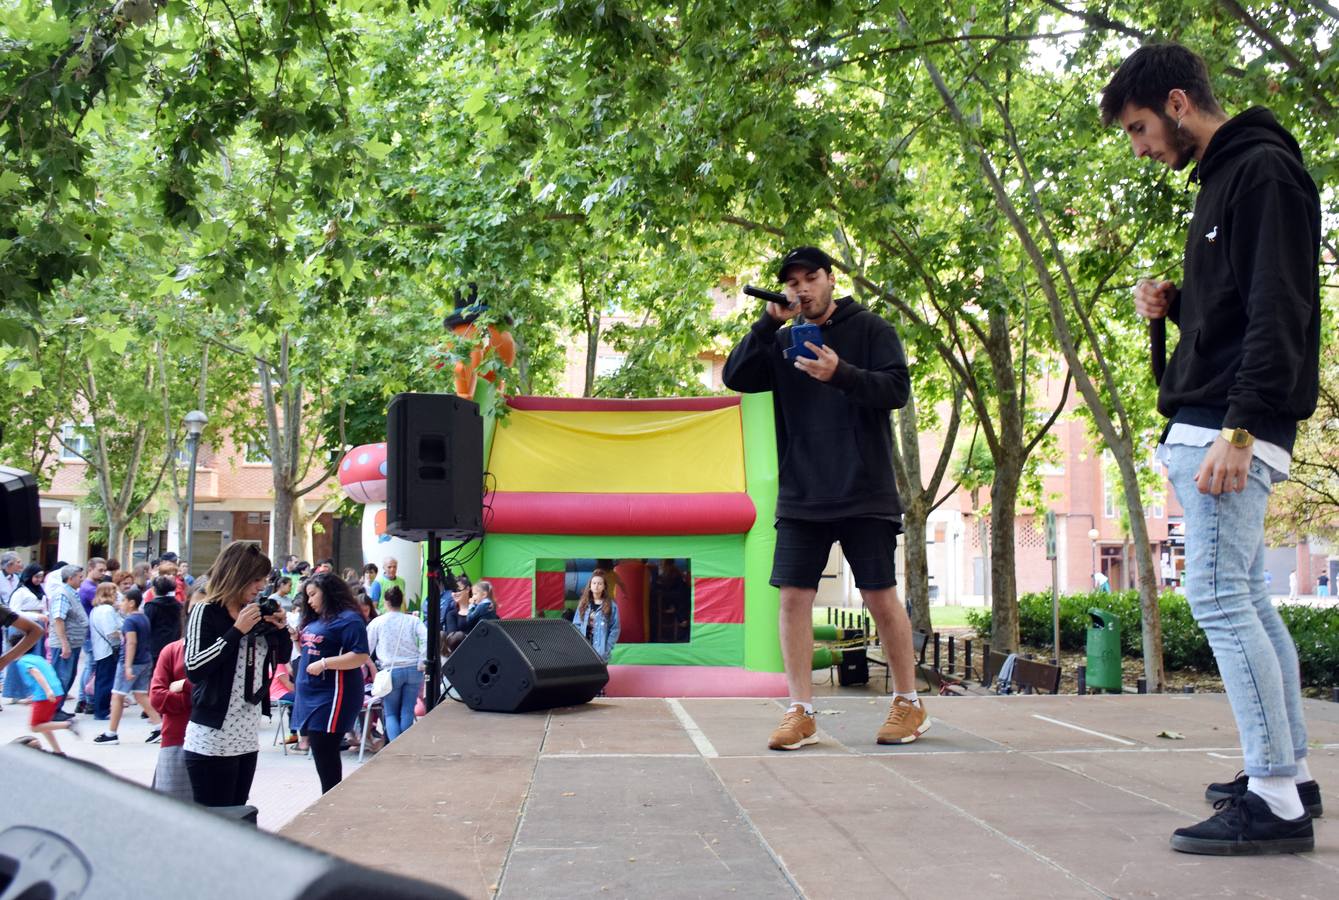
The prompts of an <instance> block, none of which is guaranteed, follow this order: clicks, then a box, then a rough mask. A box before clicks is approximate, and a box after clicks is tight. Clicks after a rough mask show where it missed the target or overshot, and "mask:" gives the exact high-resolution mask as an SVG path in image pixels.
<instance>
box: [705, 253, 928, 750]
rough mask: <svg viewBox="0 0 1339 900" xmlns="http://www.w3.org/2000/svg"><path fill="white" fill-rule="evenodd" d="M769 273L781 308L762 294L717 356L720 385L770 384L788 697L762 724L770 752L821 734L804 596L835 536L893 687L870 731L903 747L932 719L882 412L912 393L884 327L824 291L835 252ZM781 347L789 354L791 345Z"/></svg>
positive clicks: (775, 576)
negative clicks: (801, 340)
mask: <svg viewBox="0 0 1339 900" xmlns="http://www.w3.org/2000/svg"><path fill="white" fill-rule="evenodd" d="M777 280H778V281H780V282H781V284H782V285H783V286H784V291H785V294H786V297H787V298H788V299H789V301H790V305H789V306H786V307H783V306H781V305H779V304H777V303H768V304H767V308H766V310H765V311H764V313H763V315H762V316H761V317H760V318H759V319H758V321H757V322H755V323H754V324H753V327H752V328H751V329H750V330H749V333H748V334H747V335H746V336H745V337H744V339H743V340H742V341H740V343H739V346H737V347H735V349H734V350H733V351H731V353H730V358H729V359H728V360H726V363H725V373H724V380H725V384H726V386H727V387H729V388H731V389H732V390H736V391H741V392H744V393H756V392H760V391H772V394H773V404H774V407H775V412H776V442H777V455H778V458H779V486H778V491H777V503H776V516H777V519H776V532H777V537H776V551H775V556H774V559H773V565H772V577H771V583H772V584H773V585H775V586H777V587H778V588H780V589H781V612H780V632H781V657H782V660H783V662H784V664H785V668H786V683H787V686H788V688H789V690H790V704H789V706H788V707H787V711H786V714H785V716H784V717H783V718H782V721H781V725H780V727H779V728H777V730H776V731H775V732H773V733H772V737H771V740H770V741H769V742H768V746H769V747H770V748H771V749H773V750H798V749H799V748H800V747H803V746H805V745H806V744H814V743H817V741H818V738H817V736H816V731H817V728H816V726H815V723H814V707H813V702H812V701H813V684H812V679H811V675H810V672H811V670H812V664H811V663H812V658H813V606H814V596H815V594H816V593H817V589H818V581H819V578H820V577H821V576H822V574H823V569H824V567H825V566H826V564H827V560H828V554H829V553H830V552H831V549H832V542H833V541H834V540H835V541H840V542H841V547H842V554H843V555H844V556H845V557H846V560H847V562H849V563H850V565H851V570H852V573H853V574H854V576H855V583H856V587H858V588H860V593H861V595H862V596H863V597H864V599H865V605H866V606H867V607H868V608H869V611H870V614H871V615H872V616H873V617H874V622H875V624H877V625H878V628H879V637H880V639H881V641H882V642H883V648H884V652H885V653H886V654H887V655H888V660H889V663H890V666H891V668H892V675H893V686H894V687H895V688H896V696H894V698H893V701H892V706H891V708H890V710H889V712H888V718H887V721H885V723H884V725H883V727H882V728H880V729H879V732H878V735H877V736H876V740H877V741H878V742H879V743H881V744H902V743H910V742H911V741H914V740H916V738H917V737H919V736H920V735H922V734H924V733H925V731H926V729H928V728H929V727H930V719H929V717H928V716H927V715H926V713H925V708H924V706H923V705H922V703H921V701H920V699H919V698H918V697H917V696H916V677H915V662H914V657H913V653H912V649H911V622H910V620H908V618H907V613H906V610H905V608H904V607H903V606H902V603H901V601H899V600H898V597H897V589H896V585H897V571H896V566H895V563H894V552H895V551H896V548H897V535H898V534H899V533H900V532H901V530H902V503H901V500H900V499H899V498H898V496H897V485H896V482H895V480H894V477H893V465H892V428H891V426H890V423H889V412H890V411H891V410H894V409H900V408H901V407H903V406H905V405H906V402H907V397H908V396H909V394H910V392H911V382H910V379H909V378H908V376H907V362H906V357H905V356H904V354H903V353H902V344H901V342H900V341H899V340H898V339H897V332H895V331H894V330H893V327H892V326H891V325H889V324H888V323H887V322H885V321H884V320H883V319H881V318H879V317H878V316H876V315H875V314H874V313H872V312H870V311H869V310H867V309H865V308H864V307H863V306H861V305H860V304H859V303H856V302H855V301H854V300H852V299H851V298H850V297H843V298H841V299H840V300H834V299H833V292H834V289H835V287H836V281H835V280H834V278H833V275H832V259H831V258H830V257H829V256H828V255H827V254H826V253H824V252H823V251H822V250H820V249H818V248H817V247H799V248H796V249H795V250H792V251H791V252H790V253H788V254H786V256H785V258H784V259H783V260H782V261H781V267H780V269H779V270H778V273H777ZM800 316H803V318H804V321H805V323H807V324H808V325H811V326H817V327H818V329H819V330H820V333H821V335H822V342H821V345H820V344H819V342H816V341H815V342H807V343H806V344H805V345H804V346H806V347H807V348H808V351H809V352H810V353H811V354H812V357H808V356H804V355H801V354H799V353H797V352H796V350H798V349H799V348H793V347H792V340H791V337H792V329H793V328H794V326H793V325H792V326H791V327H788V328H782V325H784V324H785V323H786V322H787V321H789V320H792V319H795V318H797V317H800ZM788 350H789V351H790V352H787V351H788Z"/></svg>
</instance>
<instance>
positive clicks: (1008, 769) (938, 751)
mask: <svg viewBox="0 0 1339 900" xmlns="http://www.w3.org/2000/svg"><path fill="white" fill-rule="evenodd" d="M927 702H928V706H929V710H930V713H931V715H932V716H933V718H934V720H935V722H934V726H933V727H932V728H931V730H930V731H929V732H928V733H927V734H926V735H925V737H923V738H922V739H921V740H920V741H919V742H917V743H915V744H911V745H908V746H905V747H880V746H878V745H876V744H875V743H874V741H873V736H874V733H875V731H876V730H877V728H878V725H879V724H880V722H882V720H883V716H884V713H885V711H886V703H885V701H883V700H882V699H879V698H875V697H873V696H871V695H867V694H855V695H841V696H832V697H825V698H822V703H821V707H822V709H821V711H822V715H821V716H820V719H819V725H820V728H821V731H820V737H821V738H822V742H821V743H820V744H818V745H816V746H813V747H807V748H805V749H804V750H800V751H797V752H792V753H775V752H770V751H768V750H767V749H766V740H767V736H768V734H769V733H770V732H771V730H772V728H773V727H774V726H775V725H776V724H777V721H778V720H779V717H780V714H781V712H782V706H781V704H780V703H778V702H776V701H773V700H760V699H721V700H712V699H683V700H659V699H655V700H652V699H601V700H597V701H596V702H593V703H590V704H588V705H586V706H581V707H574V708H567V709H558V710H552V711H549V712H540V713H531V714H526V715H519V716H511V715H501V714H489V713H474V712H471V711H470V710H468V709H467V708H465V707H464V706H461V705H458V704H455V703H450V702H448V703H446V704H445V705H444V706H442V707H439V708H438V709H437V710H435V711H434V712H433V713H432V714H431V715H430V716H428V717H427V718H426V719H424V720H422V721H421V722H419V723H418V724H417V725H416V726H415V727H414V728H412V729H411V730H410V731H408V732H407V733H406V734H405V735H404V736H403V737H401V738H400V739H399V740H398V741H396V742H395V743H393V744H391V745H390V746H389V747H387V748H386V749H385V750H384V751H382V752H381V753H379V754H378V755H377V756H376V758H375V759H372V760H371V761H370V762H369V763H368V764H366V765H365V766H363V768H362V769H361V770H360V771H358V772H357V773H356V774H355V775H354V776H353V777H351V778H349V780H347V781H345V782H344V783H343V784H342V785H340V786H339V787H338V788H336V789H335V790H334V791H332V792H331V793H330V794H328V795H326V796H325V797H324V798H322V799H321V800H320V801H318V802H317V803H315V804H314V805H312V806H311V807H309V808H308V809H307V810H306V811H305V812H303V813H301V814H299V816H298V817H297V818H296V819H294V820H293V822H292V823H290V825H289V826H287V827H286V828H285V829H284V834H286V835H288V836H290V837H293V838H295V839H297V840H299V841H303V842H305V843H309V844H312V845H314V846H317V847H320V848H321V849H324V850H327V851H330V852H334V853H337V854H342V855H346V856H348V857H349V858H351V859H355V860H357V861H359V862H363V863H367V864H370V865H373V866H378V867H382V868H385V869H388V870H391V871H395V872H400V873H404V874H407V875H413V876H416V877H419V878H425V879H428V880H431V881H438V882H441V883H444V884H447V885H449V886H450V887H452V888H454V889H456V890H457V891H460V892H461V893H463V894H465V895H466V896H468V897H476V898H488V897H493V896H497V897H501V898H508V900H510V898H518V900H548V898H566V897H574V898H575V897H581V898H589V897H595V896H598V897H638V898H640V897H654V898H671V897H672V898H678V897H684V898H687V897H710V898H718V897H754V898H784V897H809V898H828V897H832V898H865V897H869V898H888V897H915V898H922V897H927V898H930V897H951V898H965V897H1028V898H1033V897H1093V896H1097V897H1106V896H1113V897H1174V898H1190V897H1208V896H1213V897H1238V896H1248V897H1279V898H1309V897H1315V898H1334V897H1339V822H1331V821H1330V819H1320V820H1318V821H1317V823H1316V851H1315V852H1314V853H1311V854H1303V855H1298V856H1282V857H1261V858H1243V859H1225V858H1215V857H1202V856H1187V855H1183V854H1179V853H1173V852H1172V851H1171V850H1170V849H1168V844H1167V842H1168V838H1169V836H1170V834H1171V832H1172V830H1173V829H1174V828H1177V827H1180V826H1182V825H1188V824H1192V823H1194V822H1197V821H1199V820H1200V819H1202V818H1204V817H1205V816H1207V815H1208V814H1209V813H1210V812H1211V811H1212V810H1211V807H1210V806H1209V805H1208V804H1207V803H1205V801H1204V795H1203V790H1204V785H1205V784H1206V783H1207V782H1209V781H1214V780H1227V779H1230V778H1232V777H1233V776H1234V775H1235V773H1236V772H1237V770H1238V768H1240V765H1241V759H1240V752H1239V750H1238V749H1237V748H1236V729H1235V727H1234V726H1233V723H1232V716H1231V712H1230V710H1229V709H1228V705H1227V700H1226V698H1225V697H1223V696H1222V695H1208V694H1195V695H1164V696H1123V697H1122V696H1100V697H1091V696H1090V697H1073V696H1069V697H1065V696H1057V697H1051V696H1044V697H1043V696H1036V697H954V698H933V697H931V698H927ZM1307 712H1308V723H1309V726H1310V729H1311V737H1312V752H1311V767H1312V771H1313V773H1314V774H1315V776H1316V778H1317V780H1318V781H1319V782H1320V783H1321V786H1322V789H1325V788H1327V787H1330V786H1333V785H1339V704H1333V703H1324V702H1320V701H1307ZM1164 731H1165V732H1169V733H1176V734H1180V735H1182V736H1183V738H1182V739H1169V738H1165V737H1159V732H1164ZM1326 801H1327V802H1328V803H1329V804H1330V807H1331V808H1330V815H1331V817H1334V818H1339V794H1333V793H1332V794H1331V795H1330V796H1329V797H1327V798H1326Z"/></svg>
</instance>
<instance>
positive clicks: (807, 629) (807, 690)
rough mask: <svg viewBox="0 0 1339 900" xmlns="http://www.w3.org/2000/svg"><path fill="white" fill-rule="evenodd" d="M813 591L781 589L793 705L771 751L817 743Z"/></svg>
mask: <svg viewBox="0 0 1339 900" xmlns="http://www.w3.org/2000/svg"><path fill="white" fill-rule="evenodd" d="M817 593H818V591H816V590H814V589H813V588H801V587H783V588H781V612H780V617H779V630H780V632H781V659H782V662H783V663H785V666H786V688H787V690H789V691H790V702H791V706H790V707H789V708H788V709H787V710H786V714H785V716H783V717H782V719H781V725H780V727H778V728H777V730H776V731H773V732H772V736H771V738H770V739H768V741H767V746H768V747H769V748H770V749H772V750H798V749H800V748H801V747H805V746H808V745H810V744H816V743H818V735H817V734H816V732H817V730H818V726H817V725H816V724H815V722H814V716H813V713H812V712H811V711H806V710H805V709H803V708H800V707H797V706H795V704H804V705H805V706H808V707H809V709H810V710H812V708H813V706H812V701H813V697H814V676H813V662H814V595H815V594H817Z"/></svg>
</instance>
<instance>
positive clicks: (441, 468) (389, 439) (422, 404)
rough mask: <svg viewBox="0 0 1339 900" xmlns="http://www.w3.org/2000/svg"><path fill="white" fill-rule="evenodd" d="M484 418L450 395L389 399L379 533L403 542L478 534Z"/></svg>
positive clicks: (472, 406)
mask: <svg viewBox="0 0 1339 900" xmlns="http://www.w3.org/2000/svg"><path fill="white" fill-rule="evenodd" d="M483 479H484V420H483V417H482V416H480V415H479V405H478V404H477V403H472V402H471V401H469V400H462V399H461V398H459V397H457V396H455V395H454V394H396V395H395V396H394V397H393V398H391V402H390V406H389V407H388V408H387V410H386V531H387V533H389V534H392V535H394V536H396V537H398V538H403V539H404V540H406V541H426V540H427V539H428V533H429V532H433V533H435V534H436V535H437V537H439V538H441V539H443V540H457V541H462V540H469V539H470V538H477V537H479V536H481V535H482V534H483V496H484V493H483Z"/></svg>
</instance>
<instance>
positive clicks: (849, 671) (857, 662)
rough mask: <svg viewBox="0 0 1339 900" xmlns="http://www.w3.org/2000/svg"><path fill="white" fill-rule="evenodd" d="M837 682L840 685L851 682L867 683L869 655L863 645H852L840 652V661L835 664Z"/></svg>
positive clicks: (847, 684)
mask: <svg viewBox="0 0 1339 900" xmlns="http://www.w3.org/2000/svg"><path fill="white" fill-rule="evenodd" d="M837 683H838V684H840V685H841V686H842V687H847V686H849V685H853V684H869V657H868V656H866V655H865V648H864V647H853V648H851V649H850V650H846V651H844V652H843V653H842V661H841V662H840V663H839V664H838V666H837Z"/></svg>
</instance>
